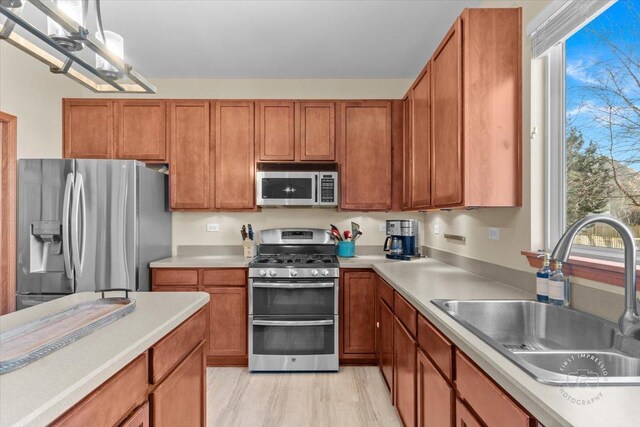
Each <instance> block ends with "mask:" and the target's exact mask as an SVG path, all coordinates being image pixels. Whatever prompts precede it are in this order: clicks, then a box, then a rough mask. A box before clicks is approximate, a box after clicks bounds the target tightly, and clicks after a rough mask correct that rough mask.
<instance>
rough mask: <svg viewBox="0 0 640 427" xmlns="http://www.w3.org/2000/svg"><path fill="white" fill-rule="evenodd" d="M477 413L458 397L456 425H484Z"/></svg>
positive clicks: (459, 426) (465, 426)
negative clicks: (473, 412)
mask: <svg viewBox="0 0 640 427" xmlns="http://www.w3.org/2000/svg"><path fill="white" fill-rule="evenodd" d="M482 426H483V424H481V423H480V421H478V419H477V418H476V416H475V415H473V414H472V413H471V411H469V409H467V407H466V406H465V404H464V403H462V401H461V400H460V399H456V427H482Z"/></svg>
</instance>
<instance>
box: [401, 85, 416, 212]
mask: <svg viewBox="0 0 640 427" xmlns="http://www.w3.org/2000/svg"><path fill="white" fill-rule="evenodd" d="M413 96H414V95H413V89H411V90H409V93H408V94H407V96H406V97H405V98H404V99H403V100H402V185H403V187H402V210H412V209H413V200H412V196H413V194H412V193H413V188H412V186H413V153H412V151H411V150H412V148H413V145H412V144H413V139H412V136H413V131H412V128H411V123H412V118H413Z"/></svg>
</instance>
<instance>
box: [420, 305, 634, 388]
mask: <svg viewBox="0 0 640 427" xmlns="http://www.w3.org/2000/svg"><path fill="white" fill-rule="evenodd" d="M432 303H434V304H435V305H436V306H437V307H438V308H440V309H441V310H443V311H444V312H445V313H447V314H448V315H449V316H451V317H452V318H453V319H455V320H456V321H457V322H458V323H460V324H461V325H463V326H464V327H465V328H467V329H468V330H470V331H471V332H473V333H474V334H475V335H477V336H478V337H479V338H481V339H482V340H483V341H485V342H486V343H487V344H489V345H490V346H492V347H493V348H494V349H496V350H497V351H498V352H500V353H501V354H503V355H504V356H505V357H507V358H508V359H510V360H511V361H512V362H513V363H515V364H516V365H518V366H519V367H520V368H521V369H523V370H524V371H525V372H527V373H528V374H529V375H531V376H532V377H534V378H535V379H537V380H538V381H540V382H543V383H547V384H554V385H566V384H575V383H586V384H591V383H598V384H603V385H622V384H627V385H632V384H639V385H640V341H638V340H636V339H634V338H632V337H628V336H623V335H621V334H620V333H619V332H618V325H616V324H615V323H613V322H609V321H607V320H604V319H601V318H599V317H596V316H593V315H590V314H587V313H583V312H580V311H577V310H573V309H569V308H565V307H558V306H554V305H549V304H543V303H539V302H537V301H529V300H470V301H458V300H433V301H432Z"/></svg>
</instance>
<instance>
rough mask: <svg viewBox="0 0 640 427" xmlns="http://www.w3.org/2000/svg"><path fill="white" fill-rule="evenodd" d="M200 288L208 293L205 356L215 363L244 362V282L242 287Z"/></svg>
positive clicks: (245, 310) (245, 345) (245, 298)
mask: <svg viewBox="0 0 640 427" xmlns="http://www.w3.org/2000/svg"><path fill="white" fill-rule="evenodd" d="M204 291H205V292H208V293H209V296H210V299H209V310H208V311H209V322H208V323H209V333H208V337H207V345H208V349H207V356H208V358H209V359H213V360H212V361H217V362H218V363H225V362H227V364H230V365H233V364H246V358H247V316H248V314H247V289H246V285H245V287H244V288H241V287H237V286H234V287H218V286H205V287H204ZM230 356H235V358H230ZM225 357H226V358H227V359H226V360H225V359H224V358H225ZM215 358H217V359H215Z"/></svg>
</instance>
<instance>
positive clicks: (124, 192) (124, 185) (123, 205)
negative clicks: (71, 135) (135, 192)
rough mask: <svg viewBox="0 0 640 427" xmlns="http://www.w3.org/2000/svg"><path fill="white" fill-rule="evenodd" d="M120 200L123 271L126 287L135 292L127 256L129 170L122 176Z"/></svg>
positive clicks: (124, 170)
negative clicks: (130, 279) (130, 280)
mask: <svg viewBox="0 0 640 427" xmlns="http://www.w3.org/2000/svg"><path fill="white" fill-rule="evenodd" d="M120 185H121V191H120V200H119V201H118V202H119V205H120V206H119V209H120V212H119V213H120V239H121V243H122V269H123V271H124V275H125V277H126V280H127V283H125V287H126V288H129V289H131V290H135V288H132V287H131V283H129V268H128V266H127V262H128V259H129V257H128V255H127V197H128V192H129V181H128V177H127V169H126V168H123V169H122V172H121V176H120Z"/></svg>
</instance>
